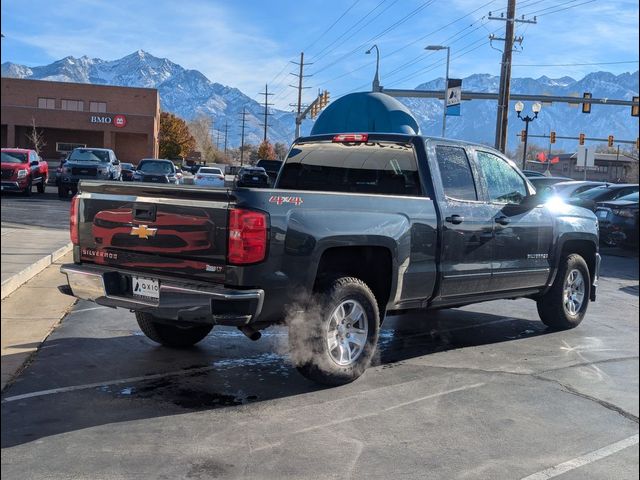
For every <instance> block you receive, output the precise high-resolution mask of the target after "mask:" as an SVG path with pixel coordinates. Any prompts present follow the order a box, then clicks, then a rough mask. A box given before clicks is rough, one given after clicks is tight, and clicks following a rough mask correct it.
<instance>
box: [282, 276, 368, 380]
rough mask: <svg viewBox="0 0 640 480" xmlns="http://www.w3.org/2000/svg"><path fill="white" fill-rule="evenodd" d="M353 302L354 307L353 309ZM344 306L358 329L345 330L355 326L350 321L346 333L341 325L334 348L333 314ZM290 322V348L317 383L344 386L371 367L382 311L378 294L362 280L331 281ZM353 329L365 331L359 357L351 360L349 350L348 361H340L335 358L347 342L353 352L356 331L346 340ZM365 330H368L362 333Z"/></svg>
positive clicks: (304, 372)
mask: <svg viewBox="0 0 640 480" xmlns="http://www.w3.org/2000/svg"><path fill="white" fill-rule="evenodd" d="M349 305H351V307H353V308H351V309H350V310H349V308H350V307H349ZM356 305H358V306H359V307H360V308H361V310H362V312H363V314H364V316H363V315H362V314H359V313H357V312H358V310H356V309H355V308H356V307H355V306H356ZM340 306H343V309H342V313H343V314H344V313H346V312H347V311H348V312H349V313H348V315H347V316H346V317H344V316H343V317H342V318H343V319H345V318H346V319H349V318H351V319H352V320H348V322H349V321H353V318H354V317H351V314H352V313H355V315H356V317H355V321H353V328H354V329H353V330H344V328H345V327H348V328H351V324H350V323H348V322H347V323H346V324H344V325H343V327H342V328H343V330H342V332H340V331H339V330H338V328H336V329H334V331H335V332H336V336H335V337H332V340H331V341H332V342H335V346H334V349H333V350H330V346H329V342H330V340H329V338H330V337H329V329H330V328H332V329H333V327H332V325H333V324H334V323H335V317H334V320H332V315H333V314H334V313H336V314H337V313H338V309H339V307H340ZM288 324H289V349H290V352H291V358H292V360H293V362H294V364H295V365H296V368H297V369H298V371H299V372H300V373H301V374H302V375H304V376H305V377H307V378H308V379H310V380H312V381H314V382H317V383H321V384H324V385H344V384H346V383H350V382H353V381H354V380H355V379H357V378H358V377H360V375H362V374H363V373H364V371H365V370H366V369H367V367H368V366H369V363H370V361H371V357H372V356H373V354H374V352H375V349H376V344H377V342H378V332H379V329H380V312H379V310H378V303H377V301H376V298H375V296H374V295H373V293H372V292H371V290H370V289H369V287H368V286H367V285H366V284H365V283H364V282H363V281H362V280H359V279H357V278H353V277H342V278H338V279H337V280H335V281H332V282H330V284H329V285H328V286H327V287H326V288H324V289H322V290H321V291H320V292H318V294H316V295H315V296H314V297H313V298H312V302H311V304H310V305H308V306H307V308H306V309H305V314H304V316H301V317H299V318H298V317H296V318H293V319H289V321H288ZM356 325H358V329H356V327H355V326H356ZM365 325H366V329H365V328H364V326H365ZM336 327H337V326H336ZM349 331H352V332H356V331H360V332H361V333H359V334H357V335H360V338H359V341H360V342H361V343H362V346H361V347H358V344H356V343H354V345H356V346H355V347H354V349H356V351H355V352H353V353H354V354H355V358H354V359H353V360H351V358H350V357H351V353H349V358H348V363H347V364H340V363H339V360H336V359H335V355H336V354H337V353H340V352H341V351H342V350H340V349H341V348H343V347H344V346H345V345H346V348H347V349H349V351H350V348H351V343H350V342H351V340H354V339H355V338H356V334H352V335H353V336H352V337H351V340H345V338H346V337H349V336H350V334H348V333H346V332H349ZM362 331H365V332H364V333H362ZM340 334H342V335H343V336H342V337H341V338H342V340H340V337H339V335H340ZM365 338H366V340H365ZM341 345H342V346H341ZM336 349H337V351H336ZM332 352H333V353H332ZM336 352H337V353H336ZM340 358H342V356H341V357H340Z"/></svg>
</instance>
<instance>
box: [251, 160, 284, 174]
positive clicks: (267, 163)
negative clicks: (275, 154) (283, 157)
mask: <svg viewBox="0 0 640 480" xmlns="http://www.w3.org/2000/svg"><path fill="white" fill-rule="evenodd" d="M281 165H282V162H281V161H280V160H259V161H258V163H256V167H262V168H264V169H265V170H266V171H272V172H277V171H278V170H280V166H281Z"/></svg>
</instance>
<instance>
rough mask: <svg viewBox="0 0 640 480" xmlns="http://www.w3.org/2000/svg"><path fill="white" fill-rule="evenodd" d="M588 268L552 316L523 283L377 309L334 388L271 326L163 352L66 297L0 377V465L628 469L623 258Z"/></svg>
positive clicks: (629, 308)
mask: <svg viewBox="0 0 640 480" xmlns="http://www.w3.org/2000/svg"><path fill="white" fill-rule="evenodd" d="M603 275H604V278H603V279H602V280H601V287H600V289H599V298H598V302H596V303H593V304H591V305H590V309H589V312H588V314H587V317H586V319H585V321H584V322H583V323H582V325H580V326H579V327H578V328H577V329H574V330H571V331H566V332H552V331H549V330H548V329H546V327H545V326H544V325H543V324H542V323H541V322H539V320H538V318H537V313H536V309H535V304H534V303H533V302H531V301H528V300H516V301H496V302H488V303H484V304H479V305H474V306H469V307H464V308H460V309H450V310H443V311H440V312H429V313H420V314H407V315H404V316H398V317H390V318H388V319H387V320H386V321H385V324H384V326H383V328H382V331H381V335H380V341H379V349H378V354H377V355H376V358H375V360H374V365H373V366H372V367H371V368H370V369H369V370H368V371H367V373H366V374H365V375H364V376H363V377H362V378H361V379H359V380H358V381H356V382H355V383H353V384H350V385H346V386H343V387H338V388H326V387H320V386H318V385H315V384H313V383H311V382H309V381H308V380H306V379H305V378H303V377H302V376H300V375H299V374H298V373H297V371H296V370H295V368H294V367H293V366H292V365H291V364H290V362H289V357H288V354H287V333H286V329H284V328H282V327H272V328H270V329H268V330H266V331H265V332H263V338H262V339H261V340H260V341H258V342H251V341H250V340H248V339H247V338H245V337H244V335H243V334H241V333H240V332H239V331H237V330H235V329H232V328H215V329H214V330H213V332H212V334H211V335H210V336H209V337H207V339H206V340H204V341H203V342H201V343H200V344H199V345H198V346H196V347H194V348H191V349H188V350H185V351H176V350H170V349H166V348H162V347H159V346H157V345H156V344H154V343H153V342H151V341H150V340H148V339H147V338H146V337H144V336H143V335H142V334H141V333H140V331H139V329H138V328H137V324H136V323H135V319H134V316H133V314H131V313H129V312H127V311H124V310H112V309H109V308H103V307H97V306H96V305H95V304H92V303H88V302H79V303H78V304H77V305H76V307H75V310H74V311H73V312H72V313H70V314H69V315H68V316H67V317H66V318H65V319H64V320H63V322H62V324H61V325H60V326H59V327H58V328H57V329H56V331H54V332H53V334H52V335H51V336H50V337H49V338H48V340H47V341H46V343H45V344H44V345H43V347H42V348H41V350H40V351H39V352H38V354H37V355H36V357H35V359H34V360H33V362H32V363H31V365H29V367H28V368H27V369H26V370H25V371H24V372H23V374H22V375H21V376H20V377H19V378H18V379H17V380H16V381H15V383H14V384H13V385H11V386H10V387H9V388H8V389H7V390H6V391H4V392H3V395H2V398H3V400H2V402H3V403H2V469H3V475H2V476H3V478H21V479H23V478H24V479H28V478H100V479H102V478H105V479H107V478H108V479H115V478H123V479H124V478H127V479H130V478H134V479H138V478H140V479H142V478H165V479H175V478H190V479H199V478H266V479H281V478H290V479H299V478H314V479H315V478H323V479H324V478H340V479H342V478H368V479H369V478H373V479H378V478H380V479H383V478H384V479H387V478H416V479H424V478H437V479H440V478H469V479H477V478H491V479H501V478H505V479H513V478H525V477H527V476H528V475H532V474H536V472H542V473H540V474H539V476H538V477H533V478H552V477H553V476H555V474H553V475H551V474H549V473H548V472H547V470H546V469H549V468H551V467H554V466H557V465H562V464H563V463H564V462H567V461H570V460H573V461H574V462H573V463H572V465H573V467H572V468H573V469H571V470H569V471H567V472H566V473H564V474H562V475H561V476H559V477H558V478H563V479H565V478H580V479H584V478H594V479H595V478H598V479H599V478H638V437H637V434H638V266H637V261H635V260H631V259H629V258H624V257H613V256H606V257H605V258H604V261H603ZM576 459H577V460H576ZM575 465H582V466H579V468H574V467H575ZM554 471H555V472H556V473H557V472H559V471H560V470H558V469H556V470H554ZM545 472H547V473H545ZM540 475H546V476H540Z"/></svg>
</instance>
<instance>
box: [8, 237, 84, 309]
mask: <svg viewBox="0 0 640 480" xmlns="http://www.w3.org/2000/svg"><path fill="white" fill-rule="evenodd" d="M72 248H73V245H72V243H71V242H69V243H67V244H66V245H65V246H64V247H61V248H59V249H57V250H56V251H55V252H53V253H51V254H50V255H47V256H46V257H43V258H41V259H40V260H38V261H37V262H35V263H32V264H31V265H29V266H28V267H27V268H25V269H24V270H22V271H20V272H18V273H16V274H15V275H12V276H11V277H10V278H7V279H6V280H5V281H4V282H2V299H4V298H5V297H8V296H9V295H10V294H12V293H13V292H15V291H16V290H17V289H18V287H20V286H21V285H23V284H25V283H27V282H28V281H29V280H31V279H32V278H33V277H35V276H36V275H37V274H39V273H40V272H41V271H43V270H44V269H45V268H47V267H48V266H49V265H51V264H52V263H53V262H55V261H56V260H58V259H59V258H60V257H62V256H64V255H66V254H67V253H69V252H70V251H71V249H72Z"/></svg>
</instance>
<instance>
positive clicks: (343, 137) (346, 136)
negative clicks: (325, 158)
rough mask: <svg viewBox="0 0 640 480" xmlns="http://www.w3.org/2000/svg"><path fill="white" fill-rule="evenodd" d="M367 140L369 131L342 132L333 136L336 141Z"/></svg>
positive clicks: (356, 141)
mask: <svg viewBox="0 0 640 480" xmlns="http://www.w3.org/2000/svg"><path fill="white" fill-rule="evenodd" d="M367 140H369V134H368V133H341V134H340V135H335V136H334V137H333V141H334V142H335V143H359V142H366V141H367Z"/></svg>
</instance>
